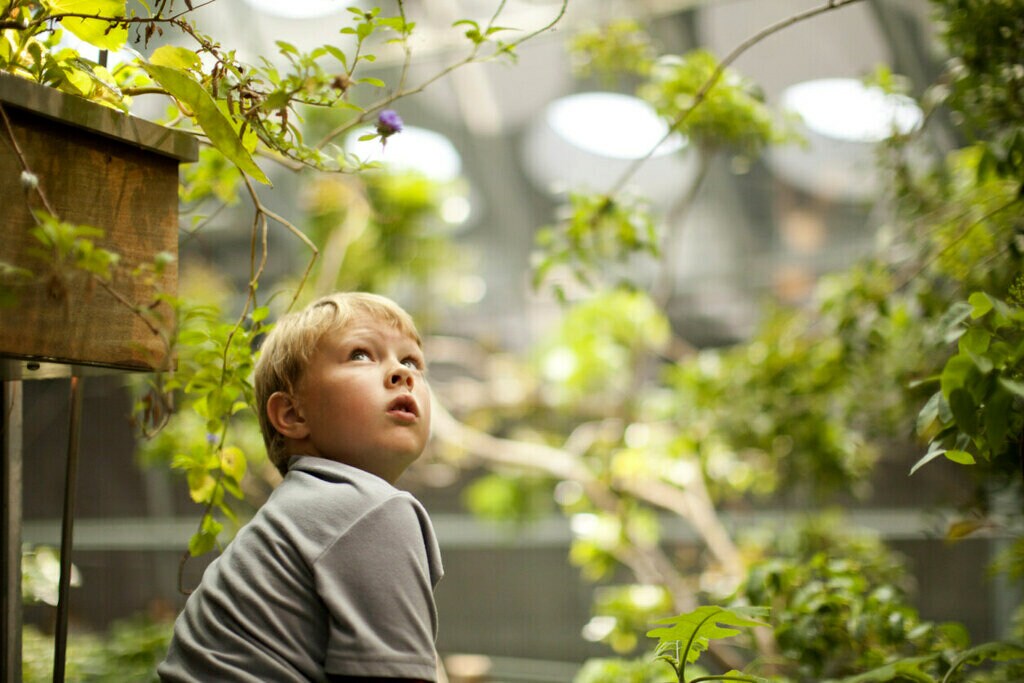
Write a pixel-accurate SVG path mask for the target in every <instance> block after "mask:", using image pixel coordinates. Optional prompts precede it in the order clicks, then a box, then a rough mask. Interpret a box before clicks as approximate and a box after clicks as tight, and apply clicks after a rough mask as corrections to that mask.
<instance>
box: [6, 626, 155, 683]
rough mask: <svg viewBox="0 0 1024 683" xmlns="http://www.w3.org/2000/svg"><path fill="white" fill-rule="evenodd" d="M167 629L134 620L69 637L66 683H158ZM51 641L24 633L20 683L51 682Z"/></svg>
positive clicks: (31, 629)
mask: <svg viewBox="0 0 1024 683" xmlns="http://www.w3.org/2000/svg"><path fill="white" fill-rule="evenodd" d="M171 626H172V625H171V623H170V622H167V621H154V620H151V619H148V618H145V617H136V618H132V619H128V620H124V621H119V622H115V623H114V624H113V625H112V626H111V627H110V630H109V631H107V632H106V633H103V634H95V633H87V632H73V633H72V634H71V636H70V637H69V638H68V646H67V658H66V660H65V677H64V680H65V681H67V682H68V683H125V682H126V681H131V682H132V683H143V682H149V681H151V682H152V683H156V682H157V681H159V678H158V677H157V675H156V666H157V664H159V663H160V661H161V660H162V659H163V658H164V655H165V654H166V652H167V646H168V645H169V644H170V642H171ZM53 649H54V648H53V637H52V636H50V635H46V634H44V633H42V632H41V631H39V630H38V629H37V628H35V627H32V626H27V627H25V628H24V629H23V630H22V669H21V671H22V680H23V681H24V683H44V682H48V681H52V680H53Z"/></svg>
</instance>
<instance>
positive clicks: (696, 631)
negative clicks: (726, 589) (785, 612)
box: [647, 605, 768, 663]
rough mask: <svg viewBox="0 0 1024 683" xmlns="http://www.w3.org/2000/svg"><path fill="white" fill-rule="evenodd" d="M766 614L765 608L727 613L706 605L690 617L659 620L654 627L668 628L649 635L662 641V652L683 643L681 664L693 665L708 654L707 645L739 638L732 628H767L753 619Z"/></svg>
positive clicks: (761, 622)
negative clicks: (715, 641) (720, 640)
mask: <svg viewBox="0 0 1024 683" xmlns="http://www.w3.org/2000/svg"><path fill="white" fill-rule="evenodd" d="M767 614H768V609H767V608H766V607H735V608H733V609H731V610H727V609H725V608H723V607H718V606H715V605H705V606H703V607H698V608H697V609H696V610H694V611H693V612H689V613H687V614H680V615H678V616H675V617H670V618H668V619H659V620H658V621H656V622H655V623H657V624H666V626H663V627H661V628H655V629H651V630H650V631H648V632H647V635H648V637H650V638H658V639H659V643H658V647H659V648H661V647H662V646H663V645H666V644H669V643H674V642H678V643H681V644H682V646H683V652H682V657H681V659H682V661H685V662H688V663H692V662H695V661H696V660H697V658H698V657H700V654H701V652H703V651H705V650H707V648H708V641H710V640H712V639H720V638H730V637H732V636H735V635H739V633H740V631H739V629H738V628H731V627H734V626H749V627H753V626H768V624H767V623H765V622H764V621H760V620H758V619H755V618H754V617H764V616H767Z"/></svg>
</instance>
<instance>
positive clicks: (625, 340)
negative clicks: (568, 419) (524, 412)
mask: <svg viewBox="0 0 1024 683" xmlns="http://www.w3.org/2000/svg"><path fill="white" fill-rule="evenodd" d="M670 334H671V330H670V327H669V323H668V319H667V318H666V317H665V315H664V313H663V312H662V311H661V310H660V309H659V308H658V307H657V306H656V305H655V304H654V302H653V301H652V300H651V299H650V297H649V296H648V295H647V294H646V293H644V292H638V291H628V290H622V289H612V290H607V291H604V292H602V293H600V294H597V295H596V296H594V297H592V298H588V299H586V300H584V301H581V302H579V303H576V304H574V305H572V306H570V307H568V308H567V309H566V310H565V313H564V315H563V316H562V317H561V319H560V320H559V321H558V324H557V326H556V327H555V328H554V329H553V330H552V331H551V332H550V333H549V334H548V336H547V338H546V339H544V340H542V341H541V342H540V344H539V345H538V350H537V365H538V372H539V374H540V376H541V377H542V378H543V379H544V380H545V385H544V387H543V389H542V391H543V392H544V397H545V399H546V400H547V402H548V403H549V404H551V405H553V406H566V407H571V408H572V409H573V410H574V411H576V412H592V413H593V414H594V415H601V416H604V417H611V416H619V417H622V415H621V414H620V415H616V410H617V408H616V407H618V406H624V405H628V404H629V403H631V402H632V401H633V400H634V399H637V400H639V399H640V397H639V396H637V395H636V392H635V389H636V388H637V384H636V383H637V382H638V381H640V380H642V379H643V378H642V377H640V378H638V376H637V375H638V373H642V370H643V365H644V361H645V360H647V359H649V358H651V357H652V356H656V355H657V354H659V353H660V352H662V351H664V350H665V348H666V347H667V345H668V342H669V339H670Z"/></svg>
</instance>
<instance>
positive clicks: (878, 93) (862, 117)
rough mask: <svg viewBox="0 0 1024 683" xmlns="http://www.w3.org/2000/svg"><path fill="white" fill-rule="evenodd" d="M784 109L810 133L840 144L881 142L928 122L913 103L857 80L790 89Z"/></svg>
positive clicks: (785, 94) (810, 83)
mask: <svg viewBox="0 0 1024 683" xmlns="http://www.w3.org/2000/svg"><path fill="white" fill-rule="evenodd" d="M782 108H783V109H787V110H789V111H792V112H795V113H797V114H799V115H800V117H801V119H802V120H803V123H804V125H806V126H807V128H809V129H810V130H812V131H814V132H816V133H819V134H821V135H824V136H826V137H830V138H833V139H837V140H848V141H851V142H879V141H881V140H884V139H886V138H888V137H890V136H891V135H892V134H893V133H901V134H906V133H910V132H912V131H914V130H915V129H917V128H918V127H920V126H921V124H922V123H923V122H924V114H923V113H922V112H921V109H920V107H918V106H917V103H915V102H914V101H913V100H912V99H910V98H909V97H905V96H903V95H895V94H889V93H886V92H884V91H883V90H881V89H880V88H877V87H870V86H867V85H865V84H864V83H862V82H861V81H859V80H857V79H854V78H824V79H819V80H814V81H806V82H804V83H798V84H796V85H793V86H790V87H789V88H787V89H786V90H785V91H784V92H783V93H782Z"/></svg>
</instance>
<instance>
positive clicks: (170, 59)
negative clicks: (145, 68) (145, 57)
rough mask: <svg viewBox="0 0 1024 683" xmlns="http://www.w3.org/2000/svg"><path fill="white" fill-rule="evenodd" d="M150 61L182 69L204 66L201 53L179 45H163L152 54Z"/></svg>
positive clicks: (158, 64)
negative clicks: (198, 53) (200, 56)
mask: <svg viewBox="0 0 1024 683" xmlns="http://www.w3.org/2000/svg"><path fill="white" fill-rule="evenodd" d="M149 63H150V64H156V65H157V66H166V67H170V68H172V69H179V70H182V71H184V70H187V69H199V68H200V67H201V66H202V62H201V61H200V60H199V55H197V54H196V53H195V52H193V51H192V50H189V49H188V48H185V47H178V46H177V45H161V46H160V47H158V48H157V49H156V50H154V51H153V54H152V55H150V57H149Z"/></svg>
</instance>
